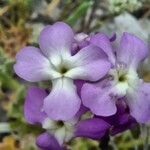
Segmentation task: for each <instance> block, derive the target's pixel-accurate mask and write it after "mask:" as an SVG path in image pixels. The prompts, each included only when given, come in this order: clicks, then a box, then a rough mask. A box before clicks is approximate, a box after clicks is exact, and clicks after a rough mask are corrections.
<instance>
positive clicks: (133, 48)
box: [117, 32, 148, 68]
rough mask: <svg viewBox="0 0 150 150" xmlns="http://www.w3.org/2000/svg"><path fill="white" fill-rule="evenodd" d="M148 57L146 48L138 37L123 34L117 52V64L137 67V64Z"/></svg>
mask: <svg viewBox="0 0 150 150" xmlns="http://www.w3.org/2000/svg"><path fill="white" fill-rule="evenodd" d="M147 55H148V46H147V45H146V44H145V43H144V42H143V41H142V40H141V39H139V38H138V37H136V36H134V35H133V34H130V33H126V32H125V33H123V35H122V37H121V41H120V46H119V49H118V50H117V60H118V62H123V63H125V64H127V65H128V66H129V65H131V66H133V67H135V68H136V67H137V66H138V64H139V62H140V61H142V60H143V59H144V58H145V57H146V56H147Z"/></svg>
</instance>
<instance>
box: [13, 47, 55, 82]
mask: <svg viewBox="0 0 150 150" xmlns="http://www.w3.org/2000/svg"><path fill="white" fill-rule="evenodd" d="M14 70H15V72H16V74H17V75H18V76H20V77H21V78H23V79H25V80H27V81H31V82H35V81H41V80H48V79H51V78H53V77H54V76H55V77H57V76H58V75H57V72H55V71H53V69H52V67H51V65H50V62H49V60H48V59H47V58H46V57H45V56H44V55H43V54H42V53H41V52H40V49H38V48H35V47H32V46H28V47H25V48H23V49H22V50H21V51H20V52H19V53H18V54H17V57H16V64H15V65H14Z"/></svg>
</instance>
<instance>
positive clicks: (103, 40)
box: [90, 33, 115, 65]
mask: <svg viewBox="0 0 150 150" xmlns="http://www.w3.org/2000/svg"><path fill="white" fill-rule="evenodd" d="M90 43H92V44H94V45H96V46H98V47H100V48H101V49H102V50H103V51H104V52H105V53H106V54H107V55H108V58H109V60H110V62H111V63H112V64H113V65H114V64H115V56H114V53H113V50H112V46H111V42H110V39H109V37H108V36H106V35H105V34H103V33H98V34H95V35H93V36H92V37H91V39H90Z"/></svg>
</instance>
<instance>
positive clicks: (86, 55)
mask: <svg viewBox="0 0 150 150" xmlns="http://www.w3.org/2000/svg"><path fill="white" fill-rule="evenodd" d="M72 59H73V62H74V63H73V64H74V68H73V69H71V70H70V71H68V72H67V73H66V76H67V77H70V78H73V79H82V80H89V81H97V80H99V79H100V78H102V77H103V76H105V75H106V73H107V72H108V71H109V69H110V67H111V65H110V63H109V62H108V59H107V55H106V54H105V53H104V52H103V51H102V50H101V49H100V48H98V47H96V46H93V45H90V46H87V47H85V48H83V49H81V50H80V51H79V52H78V53H77V54H76V55H74V56H73V58H72Z"/></svg>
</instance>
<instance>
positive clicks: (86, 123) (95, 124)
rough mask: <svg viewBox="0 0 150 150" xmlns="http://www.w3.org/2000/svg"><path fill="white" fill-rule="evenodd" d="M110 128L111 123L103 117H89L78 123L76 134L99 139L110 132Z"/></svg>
mask: <svg viewBox="0 0 150 150" xmlns="http://www.w3.org/2000/svg"><path fill="white" fill-rule="evenodd" d="M109 128H110V125H109V124H108V123H107V122H105V121H104V120H102V119H99V118H92V119H87V120H83V121H80V122H79V123H78V124H77V125H76V129H75V136H77V137H87V138H92V139H96V140H99V139H100V138H101V137H103V136H104V135H105V134H106V133H107V132H108V130H109Z"/></svg>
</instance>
